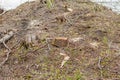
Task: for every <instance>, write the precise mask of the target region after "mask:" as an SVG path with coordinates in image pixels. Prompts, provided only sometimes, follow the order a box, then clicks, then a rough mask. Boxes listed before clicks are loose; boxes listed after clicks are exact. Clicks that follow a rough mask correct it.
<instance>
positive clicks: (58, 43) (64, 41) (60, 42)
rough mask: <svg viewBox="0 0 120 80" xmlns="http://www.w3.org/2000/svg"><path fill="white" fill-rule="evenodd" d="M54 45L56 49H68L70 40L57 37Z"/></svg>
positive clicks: (53, 42)
mask: <svg viewBox="0 0 120 80" xmlns="http://www.w3.org/2000/svg"><path fill="white" fill-rule="evenodd" d="M52 45H53V46H56V47H67V45H68V38H66V37H56V38H54V39H53V41H52Z"/></svg>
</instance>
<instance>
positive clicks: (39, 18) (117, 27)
mask: <svg viewBox="0 0 120 80" xmlns="http://www.w3.org/2000/svg"><path fill="white" fill-rule="evenodd" d="M66 8H69V9H71V11H69V10H66ZM0 21H1V23H0V33H1V34H0V38H2V37H3V36H4V35H5V34H7V32H9V30H14V31H15V34H14V37H13V38H11V39H10V40H9V41H7V43H6V44H7V45H8V46H9V47H10V48H12V51H11V54H10V56H9V59H8V61H7V62H6V63H5V64H4V65H3V66H2V67H1V69H0V78H1V80H2V79H9V80H13V79H15V80H25V79H28V80H78V79H80V80H90V79H91V80H99V79H100V80H106V79H109V80H114V79H118V80H119V79H120V76H119V75H120V65H119V64H120V61H119V58H120V56H119V55H120V52H119V51H120V50H119V49H120V16H119V15H117V14H116V13H114V12H112V11H111V10H109V9H107V8H106V7H103V6H101V5H98V4H95V3H92V2H90V1H88V0H55V1H54V7H52V8H48V7H47V5H46V2H44V1H35V2H30V3H25V4H23V5H21V6H19V7H18V8H16V9H14V10H10V11H7V12H5V13H4V14H3V15H1V20H0ZM29 36H30V38H28V37H29ZM26 37H27V38H28V39H26ZM54 37H66V38H68V39H69V40H72V42H69V45H68V46H66V47H62V48H61V47H55V46H52V45H51V44H50V45H49V44H48V42H46V39H47V38H54ZM26 40H27V41H28V43H27V41H26ZM15 44H17V45H15ZM13 46H14V47H13ZM0 48H1V49H0V62H2V61H3V60H4V59H5V57H6V54H5V53H6V49H5V47H4V45H2V44H1V46H0ZM61 51H62V52H64V53H66V54H67V55H69V56H70V60H68V61H67V63H66V64H65V65H64V66H63V68H60V64H61V62H62V59H63V57H62V56H60V55H59V53H60V52H61Z"/></svg>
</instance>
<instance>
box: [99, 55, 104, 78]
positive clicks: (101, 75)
mask: <svg viewBox="0 0 120 80" xmlns="http://www.w3.org/2000/svg"><path fill="white" fill-rule="evenodd" d="M101 60H102V58H101V56H99V60H98V68H99V69H100V77H101V79H102V77H103V73H102V66H101Z"/></svg>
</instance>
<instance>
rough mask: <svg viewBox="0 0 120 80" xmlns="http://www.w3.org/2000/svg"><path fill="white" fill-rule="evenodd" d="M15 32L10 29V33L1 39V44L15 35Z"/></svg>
mask: <svg viewBox="0 0 120 80" xmlns="http://www.w3.org/2000/svg"><path fill="white" fill-rule="evenodd" d="M13 35H14V32H13V31H10V32H9V33H8V34H6V35H5V36H4V37H3V38H2V39H0V44H1V43H3V42H6V41H8V40H9V39H10V38H11V37H13Z"/></svg>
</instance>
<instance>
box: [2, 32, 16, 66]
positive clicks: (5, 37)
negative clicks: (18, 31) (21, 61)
mask: <svg viewBox="0 0 120 80" xmlns="http://www.w3.org/2000/svg"><path fill="white" fill-rule="evenodd" d="M13 35H14V33H13V31H10V32H9V33H8V34H6V35H5V36H4V37H3V38H2V39H0V44H2V43H3V45H4V46H5V48H6V49H8V52H7V57H6V59H5V60H4V61H3V62H2V63H1V64H0V67H1V66H2V65H3V64H5V62H6V61H7V60H8V58H9V54H10V53H11V49H10V48H9V47H8V46H7V45H6V43H5V42H6V41H8V40H9V39H10V38H12V37H13Z"/></svg>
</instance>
